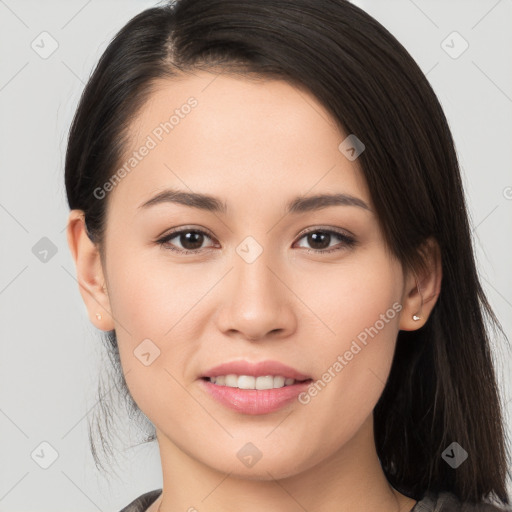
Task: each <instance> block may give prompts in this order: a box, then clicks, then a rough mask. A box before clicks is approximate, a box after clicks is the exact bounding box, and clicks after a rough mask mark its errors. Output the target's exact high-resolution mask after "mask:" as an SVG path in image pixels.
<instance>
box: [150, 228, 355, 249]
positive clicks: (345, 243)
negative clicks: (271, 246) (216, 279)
mask: <svg viewBox="0 0 512 512" xmlns="http://www.w3.org/2000/svg"><path fill="white" fill-rule="evenodd" d="M191 232H194V233H199V234H202V235H206V236H207V237H208V238H210V239H213V237H212V236H210V235H209V234H208V233H206V232H205V231H202V230H201V229H192V228H187V229H180V230H177V231H172V232H171V233H169V234H168V235H166V236H165V237H164V238H161V239H160V240H157V241H156V243H157V244H159V245H160V246H161V247H163V248H164V249H166V250H170V251H174V252H177V253H180V254H183V255H186V254H199V253H200V252H204V251H203V249H196V250H189V249H176V248H175V247H173V246H172V245H169V241H170V240H172V239H173V238H176V237H177V236H179V235H181V234H183V233H191ZM310 233H324V234H330V235H335V236H337V237H339V238H340V239H341V240H342V245H341V247H337V248H335V249H305V251H306V252H307V253H312V254H327V253H332V252H337V251H341V250H343V249H344V248H345V247H347V248H351V247H353V246H355V245H356V244H357V242H356V240H355V239H354V238H352V237H351V236H348V235H346V234H344V233H341V232H339V231H334V230H332V229H320V228H315V229H311V230H309V231H306V232H305V233H302V234H301V236H300V238H299V240H301V239H302V238H304V237H305V236H306V235H308V234H310ZM206 252H209V251H206Z"/></svg>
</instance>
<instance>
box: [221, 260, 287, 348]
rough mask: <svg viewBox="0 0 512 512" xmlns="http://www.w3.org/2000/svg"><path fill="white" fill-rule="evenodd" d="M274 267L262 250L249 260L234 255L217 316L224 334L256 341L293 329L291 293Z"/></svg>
mask: <svg viewBox="0 0 512 512" xmlns="http://www.w3.org/2000/svg"><path fill="white" fill-rule="evenodd" d="M275 266H276V264H275V262H272V261H269V258H267V256H266V253H265V251H264V252H263V253H262V254H261V255H260V256H259V258H257V259H256V261H254V262H252V263H247V262H246V261H244V260H243V259H242V258H238V256H235V258H234V268H233V269H232V270H231V272H229V274H228V276H226V286H225V289H224V291H223V294H224V297H223V299H224V300H222V301H221V310H220V311H219V312H218V317H217V322H218V327H219V329H220V330H221V331H222V332H223V333H224V334H225V335H228V336H230V337H237V336H238V337H239V338H245V339H247V340H250V341H257V340H262V339H265V338H267V339H268V338H272V339H274V338H282V337H286V336H289V335H290V334H292V333H293V332H294V331H295V329H296V327H297V316H296V312H295V311H294V294H293V292H292V291H291V290H290V288H289V287H288V286H289V285H288V286H287V284H286V281H285V279H283V277H284V273H283V272H282V271H281V272H280V271H279V270H278V269H274V268H273V267H275Z"/></svg>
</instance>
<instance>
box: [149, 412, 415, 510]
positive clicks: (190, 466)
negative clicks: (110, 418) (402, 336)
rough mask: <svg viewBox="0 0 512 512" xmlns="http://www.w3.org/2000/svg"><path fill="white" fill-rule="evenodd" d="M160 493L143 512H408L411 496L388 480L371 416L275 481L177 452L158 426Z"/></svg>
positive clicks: (412, 501) (412, 503) (410, 505)
mask: <svg viewBox="0 0 512 512" xmlns="http://www.w3.org/2000/svg"><path fill="white" fill-rule="evenodd" d="M157 437H158V442H159V446H160V456H161V460H162V471H163V493H162V495H161V497H160V498H159V499H158V500H157V501H156V502H155V503H154V506H153V507H151V508H150V509H148V512H149V511H151V512H156V511H159V512H175V511H178V510H179V511H190V512H197V511H201V512H215V511H219V510H222V511H225V512H231V511H233V512H235V511H239V510H240V509H243V510H244V512H261V510H279V511H280V512H296V511H297V510H301V509H302V510H315V511H318V512H340V511H345V510H346V511H351V512H367V511H368V510H379V511H382V512H409V511H410V510H411V508H412V507H413V506H414V504H415V503H416V501H415V500H413V499H411V498H409V497H407V496H405V495H403V494H401V493H399V492H398V491H396V490H395V489H393V487H392V486H391V485H390V484H389V482H388V481H387V479H386V477H385V474H384V472H383V471H382V467H381V465H380V461H379V459H378V457H377V453H376V449H375V442H374V436H373V416H372V415H370V416H369V417H368V419H367V420H366V421H365V423H364V424H363V425H362V427H361V429H360V430H359V431H358V432H357V433H356V434H355V435H354V436H353V437H352V439H351V440H350V441H348V442H347V443H345V444H344V445H343V446H342V448H341V449H340V450H339V451H337V452H335V453H333V454H332V455H331V456H330V457H328V458H327V459H324V460H322V461H321V462H320V463H318V464H316V465H313V466H312V467H310V468H309V469H307V470H305V471H301V472H299V473H296V474H293V475H292V476H288V477H286V478H281V479H274V478H272V476H271V471H269V472H265V473H266V474H264V475H261V476H260V478H261V479H248V478H244V477H239V476H237V475H236V474H234V473H222V472H219V471H217V470H215V469H214V468H212V467H210V466H207V465H205V464H203V463H202V462H200V461H198V460H197V459H194V458H192V457H190V456H189V455H188V454H187V453H185V452H183V451H182V450H180V449H179V448H178V447H177V446H176V445H175V444H174V443H172V441H171V440H170V439H169V438H167V437H166V436H165V435H164V434H163V433H162V432H160V431H158V430H157Z"/></svg>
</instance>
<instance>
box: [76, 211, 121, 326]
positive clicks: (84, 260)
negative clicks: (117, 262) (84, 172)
mask: <svg viewBox="0 0 512 512" xmlns="http://www.w3.org/2000/svg"><path fill="white" fill-rule="evenodd" d="M67 239H68V246H69V249H70V251H71V255H72V256H73V259H74V260H75V265H76V273H77V280H78V285H79V290H80V294H81V295H82V299H83V301H84V303H85V306H86V307H87V311H88V312H89V319H90V321H91V323H92V324H94V325H95V326H96V327H97V328H98V329H101V330H102V331H110V330H112V329H114V322H113V320H112V314H111V309H110V300H109V297H108V292H107V287H106V284H105V278H104V275H103V267H102V263H101V258H100V253H99V250H98V248H97V246H96V245H95V244H94V243H93V242H92V241H91V239H90V238H89V235H88V234H87V231H86V228H85V218H84V212H83V211H82V210H71V212H70V214H69V219H68V226H67ZM98 313H99V314H100V315H101V318H98V316H97V314H98Z"/></svg>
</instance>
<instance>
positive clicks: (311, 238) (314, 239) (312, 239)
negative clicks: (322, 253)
mask: <svg viewBox="0 0 512 512" xmlns="http://www.w3.org/2000/svg"><path fill="white" fill-rule="evenodd" d="M330 236H331V235H330V234H329V233H322V232H321V231H320V232H315V233H310V234H308V243H309V244H310V245H311V246H312V247H313V249H325V248H327V247H329V241H330V240H329V239H330ZM319 238H323V241H324V243H323V244H322V243H320V247H316V246H315V244H318V239H319ZM326 240H327V244H325V241H326Z"/></svg>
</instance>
